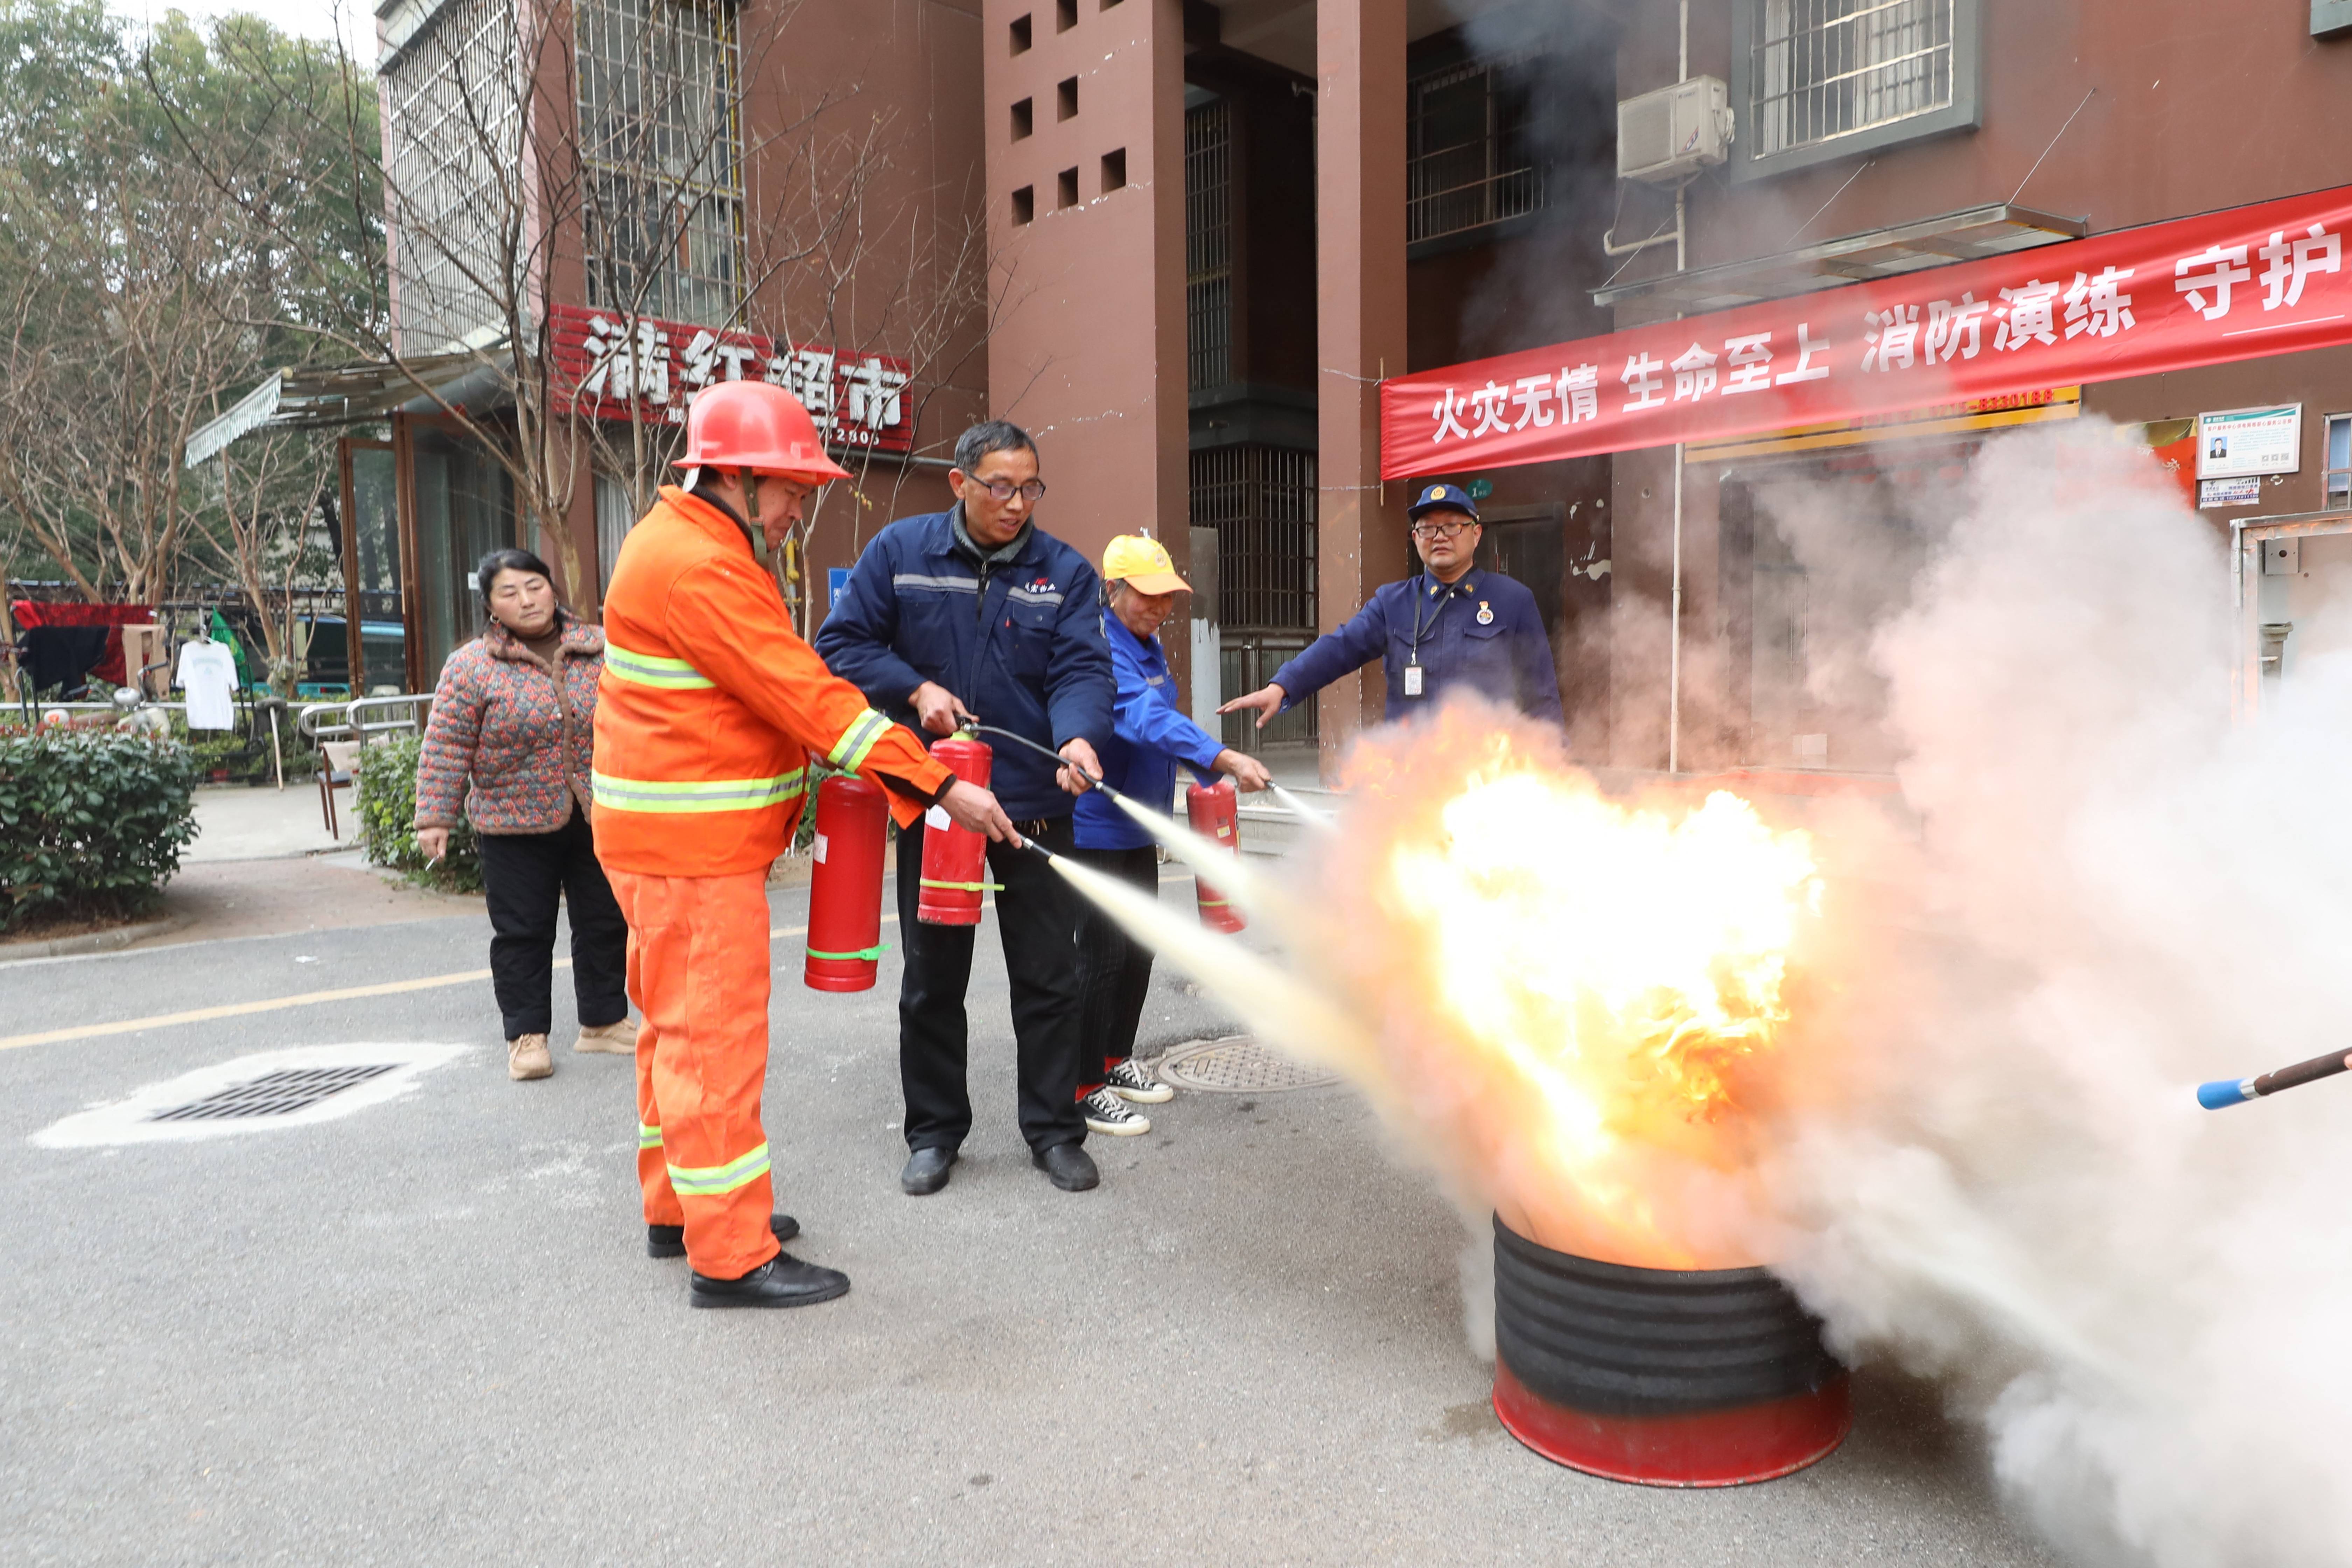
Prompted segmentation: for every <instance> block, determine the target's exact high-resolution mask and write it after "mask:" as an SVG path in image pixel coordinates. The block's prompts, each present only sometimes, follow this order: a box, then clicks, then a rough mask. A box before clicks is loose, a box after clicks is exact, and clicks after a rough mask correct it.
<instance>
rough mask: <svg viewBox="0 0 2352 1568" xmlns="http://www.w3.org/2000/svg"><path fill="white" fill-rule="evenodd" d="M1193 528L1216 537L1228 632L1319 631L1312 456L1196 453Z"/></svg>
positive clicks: (1220, 601) (1238, 450)
mask: <svg viewBox="0 0 2352 1568" xmlns="http://www.w3.org/2000/svg"><path fill="white" fill-rule="evenodd" d="M1192 526H1193V527H1195V528H1213V529H1215V530H1216V531H1217V620H1218V623H1219V624H1220V625H1221V626H1223V627H1224V628H1225V629H1226V630H1227V631H1235V630H1265V631H1277V630H1278V631H1304V632H1306V633H1307V634H1309V635H1310V636H1311V635H1312V634H1313V633H1314V630H1315V542H1316V540H1315V454H1314V453H1312V452H1294V451H1289V450H1286V449H1285V448H1283V447H1262V446H1255V445H1244V446H1235V447H1206V448H1204V449H1202V450H1201V451H1197V452H1194V453H1193V454H1192Z"/></svg>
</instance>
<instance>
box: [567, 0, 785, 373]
mask: <svg viewBox="0 0 2352 1568" xmlns="http://www.w3.org/2000/svg"><path fill="white" fill-rule="evenodd" d="M576 15H577V17H578V27H579V64H580V141H581V147H580V163H581V176H582V206H583V213H582V217H583V225H582V226H583V230H584V231H585V237H586V246H587V263H588V268H587V270H588V302H589V303H590V304H591V305H594V306H601V307H603V308H604V309H607V310H621V311H625V312H627V313H629V314H631V315H649V316H660V317H664V318H666V319H668V320H672V321H697V322H701V323H704V324H706V325H712V326H717V325H723V324H725V323H726V322H728V321H730V319H731V318H732V317H733V316H734V314H735V312H736V310H737V309H738V307H739V306H740V304H741V302H742V292H743V283H742V248H743V168H742V153H741V134H740V126H739V124H738V116H739V114H740V54H739V44H738V38H737V35H736V26H735V14H734V9H733V6H732V5H731V4H730V3H729V0H581V3H580V4H579V5H578V6H577V9H576Z"/></svg>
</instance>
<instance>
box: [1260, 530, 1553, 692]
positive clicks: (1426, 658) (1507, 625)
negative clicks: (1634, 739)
mask: <svg viewBox="0 0 2352 1568" xmlns="http://www.w3.org/2000/svg"><path fill="white" fill-rule="evenodd" d="M1416 611H1418V613H1419V616H1420V623H1419V631H1418V633H1417V634H1416V632H1415V629H1414V615H1415V612H1416ZM1416 651H1417V652H1418V655H1419V659H1420V664H1421V671H1422V676H1421V695H1420V696H1418V697H1408V696H1406V695H1405V689H1404V671H1405V667H1406V666H1407V665H1409V664H1411V663H1412V662H1413V661H1414V657H1415V654H1416ZM1375 658H1377V659H1379V660H1380V661H1381V668H1382V669H1383V670H1384V671H1385V672H1386V674H1387V676H1388V681H1389V706H1388V717H1389V720H1390V721H1391V722H1394V721H1397V720H1400V719H1408V718H1411V717H1412V714H1413V712H1414V710H1416V709H1420V708H1433V707H1435V706H1436V705H1437V703H1438V702H1440V701H1441V700H1444V697H1445V695H1446V694H1447V693H1448V692H1450V691H1455V690H1461V689H1469V690H1472V691H1476V692H1480V693H1483V694H1484V695H1486V696H1487V697H1489V698H1492V699H1493V700H1496V702H1500V703H1503V704H1505V705H1506V706H1508V707H1514V708H1517V709H1518V710H1520V711H1521V712H1523V713H1525V714H1527V715H1528V717H1529V718H1531V719H1541V720H1544V721H1548V722H1550V723H1554V724H1557V723H1559V721H1560V707H1559V672H1558V671H1557V670H1556V669H1554V668H1553V667H1552V661H1551V639H1550V638H1549V637H1546V636H1545V635H1544V626H1543V616H1541V615H1540V614H1538V612H1537V610H1536V596H1535V595H1533V594H1530V593H1528V590H1527V587H1526V585H1525V584H1521V583H1517V582H1515V581H1513V580H1512V579H1511V578H1508V577H1506V576H1504V575H1503V574H1501V573H1500V572H1482V571H1479V570H1478V569H1477V568H1475V567H1473V568H1472V569H1471V570H1469V571H1468V572H1465V573H1464V574H1462V576H1461V577H1459V578H1458V579H1456V580H1455V582H1454V586H1453V587H1451V588H1448V587H1446V586H1445V585H1444V584H1442V583H1440V582H1438V581H1437V579H1436V578H1434V577H1432V576H1429V575H1428V574H1425V573H1424V574H1419V575H1416V576H1412V577H1408V578H1406V579H1405V580H1404V581H1402V582H1401V583H1387V584H1382V585H1381V587H1380V589H1379V590H1378V591H1377V592H1375V593H1374V594H1373V595H1372V596H1371V598H1370V601H1368V602H1367V603H1366V604H1365V605H1364V607H1363V608H1362V609H1360V610H1358V611H1357V612H1356V613H1355V614H1354V615H1353V616H1350V617H1349V620H1348V623H1347V625H1345V626H1340V627H1339V629H1338V630H1336V631H1329V632H1326V633H1324V634H1323V635H1322V636H1321V637H1318V638H1316V639H1315V640H1314V642H1312V643H1310V644H1309V645H1307V647H1305V648H1303V649H1301V650H1300V652H1299V653H1298V655H1297V658H1293V659H1291V660H1290V662H1288V663H1287V664H1286V665H1284V666H1283V667H1282V668H1280V669H1277V670H1276V671H1275V672H1274V684H1275V685H1276V686H1279V687H1281V688H1282V706H1283V708H1284V709H1285V710H1289V709H1291V708H1293V707H1296V706H1297V704H1299V703H1301V702H1304V701H1305V700H1307V698H1308V697H1310V696H1312V695H1314V693H1316V692H1317V691H1319V690H1321V689H1323V688H1324V687H1326V686H1328V685H1329V684H1331V682H1333V681H1335V680H1337V679H1339V678H1340V677H1341V676H1343V675H1346V674H1348V673H1349V672H1350V671H1352V670H1355V669H1359V668H1362V667H1363V666H1364V665H1366V664H1369V663H1370V662H1371V661H1372V660H1373V659H1375Z"/></svg>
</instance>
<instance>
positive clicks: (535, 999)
mask: <svg viewBox="0 0 2352 1568" xmlns="http://www.w3.org/2000/svg"><path fill="white" fill-rule="evenodd" d="M475 581H476V582H477V583H478V584H480V585H481V594H482V602H483V606H484V609H485V610H486V612H487V619H486V622H485V624H484V626H483V630H482V635H481V636H480V637H476V638H475V639H474V640H473V641H472V642H469V643H467V645H466V646H465V647H461V648H459V649H458V650H457V652H455V653H453V654H451V655H450V656H449V661H448V662H447V663H446V664H445V665H443V666H442V667H441V685H440V688H439V689H437V690H436V691H435V692H434V694H433V716H432V718H431V719H430V720H428V721H426V722H425V749H424V753H423V755H422V756H420V757H419V758H418V759H417V763H416V842H417V845H418V846H419V847H421V848H422V849H423V850H424V851H425V854H426V855H428V856H430V857H432V858H436V859H438V858H440V857H441V856H443V855H445V854H446V853H447V852H448V847H449V829H450V828H452V827H454V826H457V823H458V821H459V820H460V818H459V816H458V813H459V812H460V811H461V810H462V811H463V812H464V814H465V815H464V818H463V820H465V821H467V822H468V823H471V824H472V825H473V828H474V837H475V842H476V843H477V845H478V846H479V847H480V852H481V857H482V886H483V890H484V891H485V892H486V893H487V894H488V902H489V907H490V930H491V931H492V933H493V934H492V935H491V938H490V984H491V987H492V989H493V990H494V991H495V992H496V993H497V994H498V999H499V1012H500V1013H501V1014H503V1015H504V1016H505V1021H506V1039H507V1076H508V1077H509V1078H512V1079H534V1078H545V1077H547V1076H548V1075H549V1074H550V1073H552V1072H553V1071H554V1070H555V1061H554V1058H552V1057H551V1055H549V1053H548V1048H547V1037H548V1033H549V1031H550V1030H551V1028H552V1027H553V1018H552V1016H551V1008H550V989H551V981H552V979H553V972H554V954H555V910H556V903H557V900H558V899H559V898H561V899H562V900H563V901H564V902H566V903H568V904H569V905H570V907H571V914H572V994H573V996H574V997H575V998H576V1000H577V1001H578V1004H579V1011H580V1038H579V1040H578V1041H577V1042H576V1043H575V1045H574V1046H573V1047H572V1048H573V1049H575V1050H582V1051H605V1052H611V1053H613V1054H614V1055H620V1056H634V1055H635V1053H636V1048H637V1029H636V1026H635V1024H634V1023H632V1022H630V1020H629V999H628V994H627V990H626V977H627V964H628V941H629V931H628V926H627V924H626V923H625V921H623V920H622V918H621V910H620V906H619V905H618V904H616V903H615V902H614V900H613V889H612V888H611V887H610V886H609V885H608V884H607V883H606V882H605V880H604V868H603V867H602V866H599V865H598V864H597V863H596V845H595V840H594V838H593V837H592V835H591V833H590V829H589V805H590V798H591V797H590V794H589V787H590V786H589V752H590V745H591V731H592V728H593V720H594V718H595V713H596V682H597V679H598V678H599V677H601V676H602V675H603V673H604V633H603V632H601V631H599V630H597V629H596V628H595V627H594V626H590V625H588V624H587V623H586V622H584V621H583V620H581V619H580V618H579V617H578V616H574V615H572V612H571V611H569V610H567V609H565V608H563V607H562V605H559V604H558V603H557V602H556V597H555V583H554V578H553V576H552V574H550V573H549V571H548V569H547V563H546V562H544V561H541V559H540V558H539V557H538V556H536V555H533V554H531V553H530V552H529V551H527V550H493V551H492V552H490V553H488V555H485V556H483V557H482V564H481V567H480V569H479V571H478V573H477V574H476V575H475Z"/></svg>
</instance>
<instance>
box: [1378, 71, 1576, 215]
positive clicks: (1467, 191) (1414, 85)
mask: <svg viewBox="0 0 2352 1568" xmlns="http://www.w3.org/2000/svg"><path fill="white" fill-rule="evenodd" d="M1527 64H1528V62H1526V61H1525V60H1519V59H1503V60H1472V61H1468V62H1465V63H1464V64H1460V65H1454V66H1448V67H1446V68H1443V69H1440V70H1433V71H1429V72H1426V73H1424V74H1423V75H1421V76H1417V77H1414V78H1413V79H1412V80H1411V81H1410V82H1409V83H1407V84H1406V89H1405V158H1406V163H1405V239H1406V242H1407V243H1409V244H1410V243H1412V242H1414V241H1418V240H1424V239H1436V238H1440V237H1444V236H1445V235H1449V234H1460V233H1462V232H1464V231H1465V230H1468V229H1475V228H1483V227H1485V226H1487V225H1488V224H1494V223H1500V222H1502V221H1503V220H1504V219H1505V218H1513V217H1521V216H1526V215H1527V214H1528V213H1532V212H1535V211H1537V210H1538V208H1540V207H1541V206H1542V205H1543V204H1544V169H1543V165H1542V163H1540V162H1539V161H1538V158H1537V157H1536V155H1535V151H1534V148H1533V147H1532V145H1531V144H1530V142H1531V139H1530V137H1529V136H1528V113H1529V103H1528V99H1529V92H1528V70H1527Z"/></svg>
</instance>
